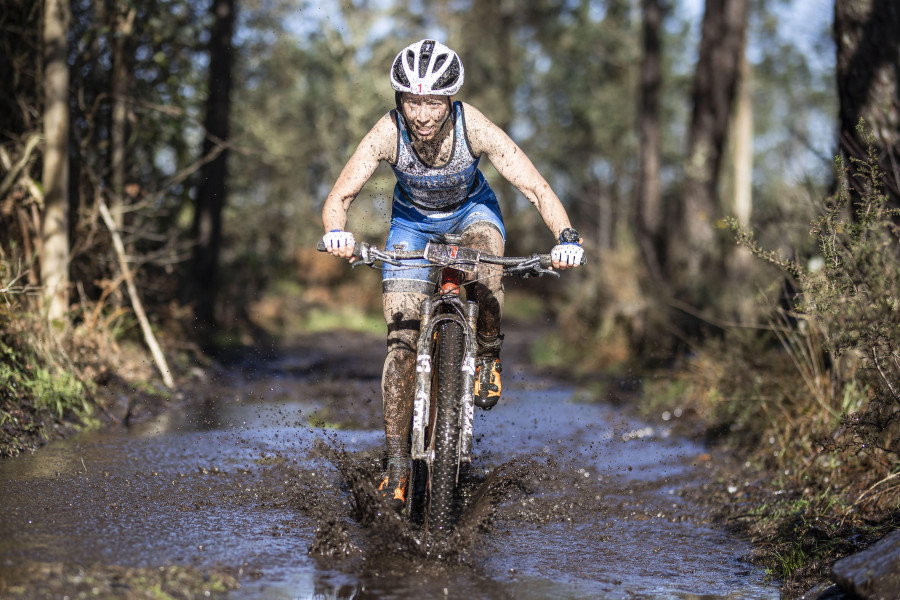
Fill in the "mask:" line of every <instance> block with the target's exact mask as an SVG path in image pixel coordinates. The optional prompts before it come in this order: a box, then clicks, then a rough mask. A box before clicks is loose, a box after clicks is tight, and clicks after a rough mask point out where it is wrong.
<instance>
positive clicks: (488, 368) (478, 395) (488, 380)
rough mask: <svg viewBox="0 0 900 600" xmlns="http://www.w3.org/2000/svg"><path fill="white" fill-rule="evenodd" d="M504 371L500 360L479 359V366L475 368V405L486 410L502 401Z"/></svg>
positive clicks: (483, 357)
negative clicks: (501, 376)
mask: <svg viewBox="0 0 900 600" xmlns="http://www.w3.org/2000/svg"><path fill="white" fill-rule="evenodd" d="M502 370H503V367H502V366H501V365H500V359H499V358H490V357H486V356H482V357H480V358H478V366H476V367H475V404H477V405H478V406H480V407H481V408H483V409H485V410H488V409H491V408H493V407H494V406H496V404H497V402H498V401H499V400H500V392H501V390H502V386H501V384H500V372H501V371H502Z"/></svg>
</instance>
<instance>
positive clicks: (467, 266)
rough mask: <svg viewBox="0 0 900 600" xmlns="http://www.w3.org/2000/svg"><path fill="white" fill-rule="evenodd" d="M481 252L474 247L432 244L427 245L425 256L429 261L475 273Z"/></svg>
mask: <svg viewBox="0 0 900 600" xmlns="http://www.w3.org/2000/svg"><path fill="white" fill-rule="evenodd" d="M479 256H481V253H480V252H479V251H478V250H475V249H474V248H464V247H460V246H451V245H449V244H432V243H429V244H427V245H426V246H425V258H426V259H428V260H429V261H431V262H433V263H435V264H439V265H444V266H448V267H453V268H454V269H456V270H458V271H463V272H464V273H474V272H475V269H476V268H477V267H478V258H479Z"/></svg>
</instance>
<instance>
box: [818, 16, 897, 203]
mask: <svg viewBox="0 0 900 600" xmlns="http://www.w3.org/2000/svg"><path fill="white" fill-rule="evenodd" d="M898 32H900V3H897V2H896V1H895V0H836V1H835V3H834V39H835V41H836V45H837V88H838V100H839V102H840V109H839V110H840V115H839V121H840V131H839V135H840V149H841V154H843V155H844V157H845V158H847V159H852V158H857V159H864V158H865V157H866V152H867V148H866V142H865V141H864V140H863V139H861V138H860V135H859V134H858V133H857V130H856V128H857V125H858V124H859V121H860V119H864V120H865V126H866V128H867V129H869V130H871V132H872V134H873V136H874V138H875V145H876V150H877V151H878V160H879V163H880V165H881V167H882V169H883V170H884V171H885V173H886V174H887V177H886V178H885V191H886V192H887V193H888V194H889V196H890V198H891V202H892V204H893V206H895V207H897V206H900V36H898ZM847 167H848V168H850V170H851V173H855V165H854V164H853V163H852V161H851V160H847ZM850 180H851V184H852V185H854V186H858V185H859V180H857V178H855V177H851V178H850Z"/></svg>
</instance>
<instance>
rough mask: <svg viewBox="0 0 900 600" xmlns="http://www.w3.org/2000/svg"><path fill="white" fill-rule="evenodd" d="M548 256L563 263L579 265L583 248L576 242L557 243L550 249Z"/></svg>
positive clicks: (582, 256) (582, 255)
mask: <svg viewBox="0 0 900 600" xmlns="http://www.w3.org/2000/svg"><path fill="white" fill-rule="evenodd" d="M550 258H551V259H553V260H554V261H559V262H561V263H562V264H564V265H569V266H576V265H580V264H581V260H582V259H583V258H584V248H582V247H581V246H579V245H578V244H576V243H565V244H557V245H556V246H554V247H553V250H551V251H550Z"/></svg>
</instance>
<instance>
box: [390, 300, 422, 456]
mask: <svg viewBox="0 0 900 600" xmlns="http://www.w3.org/2000/svg"><path fill="white" fill-rule="evenodd" d="M424 298H425V295H424V294H416V293H410V292H386V293H385V294H384V296H383V304H384V318H385V320H386V321H387V327H388V335H387V343H388V352H387V358H386V359H385V361H384V372H383V374H382V378H381V390H382V393H383V397H384V437H385V456H386V457H387V458H388V460H390V459H392V458H394V459H400V458H402V459H408V458H409V429H410V422H411V421H412V411H413V395H414V390H415V375H416V342H417V341H418V338H419V307H420V306H421V304H422V300H423V299H424Z"/></svg>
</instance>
